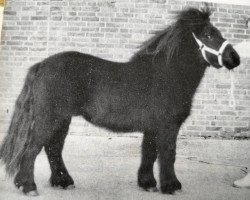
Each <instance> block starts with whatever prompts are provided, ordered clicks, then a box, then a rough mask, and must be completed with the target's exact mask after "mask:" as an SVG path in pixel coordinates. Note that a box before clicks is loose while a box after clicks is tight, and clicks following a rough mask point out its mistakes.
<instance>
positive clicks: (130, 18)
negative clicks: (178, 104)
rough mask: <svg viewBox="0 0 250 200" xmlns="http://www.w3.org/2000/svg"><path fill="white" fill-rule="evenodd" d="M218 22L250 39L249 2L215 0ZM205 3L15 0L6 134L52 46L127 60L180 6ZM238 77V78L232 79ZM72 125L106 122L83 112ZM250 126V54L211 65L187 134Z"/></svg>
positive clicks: (3, 113)
mask: <svg viewBox="0 0 250 200" xmlns="http://www.w3.org/2000/svg"><path fill="white" fill-rule="evenodd" d="M210 5H211V6H212V8H213V10H214V13H213V15H212V22H213V23H214V25H215V26H216V27H218V28H219V29H220V30H221V31H222V33H223V35H224V36H225V37H226V38H228V39H229V41H230V42H231V43H233V44H237V43H240V42H242V41H244V40H250V28H247V27H246V24H245V19H246V18H249V17H250V6H235V5H228V4H210ZM188 6H195V7H200V6H202V3H197V2H192V1H186V0H183V1H180V0H29V1H28V0H8V1H7V5H6V8H5V12H4V23H3V32H2V43H1V53H0V56H1V57H0V66H1V68H0V99H1V106H0V134H2V135H4V134H5V133H6V130H7V127H8V124H9V120H10V117H11V114H12V111H13V108H14V102H15V100H16V98H17V95H18V94H19V92H20V89H21V87H22V85H23V80H24V77H25V75H26V73H27V69H28V68H29V67H30V66H31V65H32V64H34V63H35V62H38V61H40V60H42V59H43V58H45V57H48V56H49V55H51V54H54V53H57V52H61V51H65V50H77V51H81V52H85V53H90V54H93V55H96V56H99V57H102V58H106V59H109V60H114V61H126V60H128V59H129V58H130V57H131V56H132V55H133V53H134V52H136V51H137V47H138V46H139V45H140V44H141V43H142V41H145V40H146V39H148V38H149V37H150V36H151V35H152V34H153V32H154V31H155V30H159V29H162V28H164V27H166V26H167V25H169V24H170V23H172V22H173V20H174V17H175V16H176V13H177V12H178V11H180V10H181V9H183V8H185V7H188ZM231 82H232V83H233V84H231ZM70 132H71V133H78V134H81V133H83V134H92V133H98V132H99V129H98V128H95V127H93V126H91V125H90V124H88V123H87V122H83V121H82V120H80V119H78V118H76V119H74V120H73V122H72V124H71V129H70ZM249 132H250V59H243V60H242V65H241V66H240V67H239V68H238V69H236V70H234V72H233V73H231V74H230V72H228V71H227V70H226V69H220V70H216V69H214V68H212V67H211V68H209V69H208V70H207V72H206V75H205V77H204V79H203V81H202V83H201V85H200V87H199V89H198V91H197V94H196V96H195V99H194V105H193V109H192V115H191V116H190V117H189V118H188V120H187V121H186V123H185V124H184V125H183V127H182V130H181V134H183V135H188V136H204V137H210V136H212V137H217V136H220V137H234V136H242V135H245V133H249Z"/></svg>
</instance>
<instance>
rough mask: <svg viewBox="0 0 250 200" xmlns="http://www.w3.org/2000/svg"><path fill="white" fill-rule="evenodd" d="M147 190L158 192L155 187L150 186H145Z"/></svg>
mask: <svg viewBox="0 0 250 200" xmlns="http://www.w3.org/2000/svg"><path fill="white" fill-rule="evenodd" d="M144 190H145V191H147V192H158V191H159V190H158V189H157V187H150V188H146V189H144Z"/></svg>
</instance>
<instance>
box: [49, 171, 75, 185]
mask: <svg viewBox="0 0 250 200" xmlns="http://www.w3.org/2000/svg"><path fill="white" fill-rule="evenodd" d="M50 184H51V186H52V187H58V188H62V189H72V188H74V187H75V186H74V181H73V179H72V178H71V176H70V175H69V174H67V173H65V174H56V175H54V174H52V176H51V178H50Z"/></svg>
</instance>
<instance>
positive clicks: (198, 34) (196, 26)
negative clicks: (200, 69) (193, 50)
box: [177, 8, 240, 69]
mask: <svg viewBox="0 0 250 200" xmlns="http://www.w3.org/2000/svg"><path fill="white" fill-rule="evenodd" d="M210 15H211V11H210V10H209V9H208V8H206V9H204V10H202V11H199V10H197V9H188V10H185V11H183V12H182V13H181V14H180V15H179V19H178V22H177V23H179V25H181V26H184V27H186V28H187V29H188V27H189V31H188V32H189V34H190V32H191V34H192V40H193V42H195V43H196V44H197V45H196V47H197V49H199V50H200V56H202V58H203V59H204V61H206V62H207V64H209V65H212V66H214V67H216V68H220V67H222V66H225V67H226V68H228V69H233V68H235V67H237V66H238V65H239V64H240V57H239V55H238V53H237V52H236V51H235V50H234V48H233V47H232V45H231V44H229V42H228V41H227V40H226V39H224V38H223V37H222V35H221V33H220V31H219V30H218V29H217V28H216V27H214V26H213V25H212V24H211V22H210V19H209V17H210Z"/></svg>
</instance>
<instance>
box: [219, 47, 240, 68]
mask: <svg viewBox="0 0 250 200" xmlns="http://www.w3.org/2000/svg"><path fill="white" fill-rule="evenodd" d="M222 60H223V64H224V66H225V67H226V68H227V69H229V70H231V69H233V68H235V67H237V66H239V65H240V56H239V54H238V53H237V52H236V51H235V49H234V48H233V47H232V45H228V46H227V47H226V48H225V51H224V52H223V54H222Z"/></svg>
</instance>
